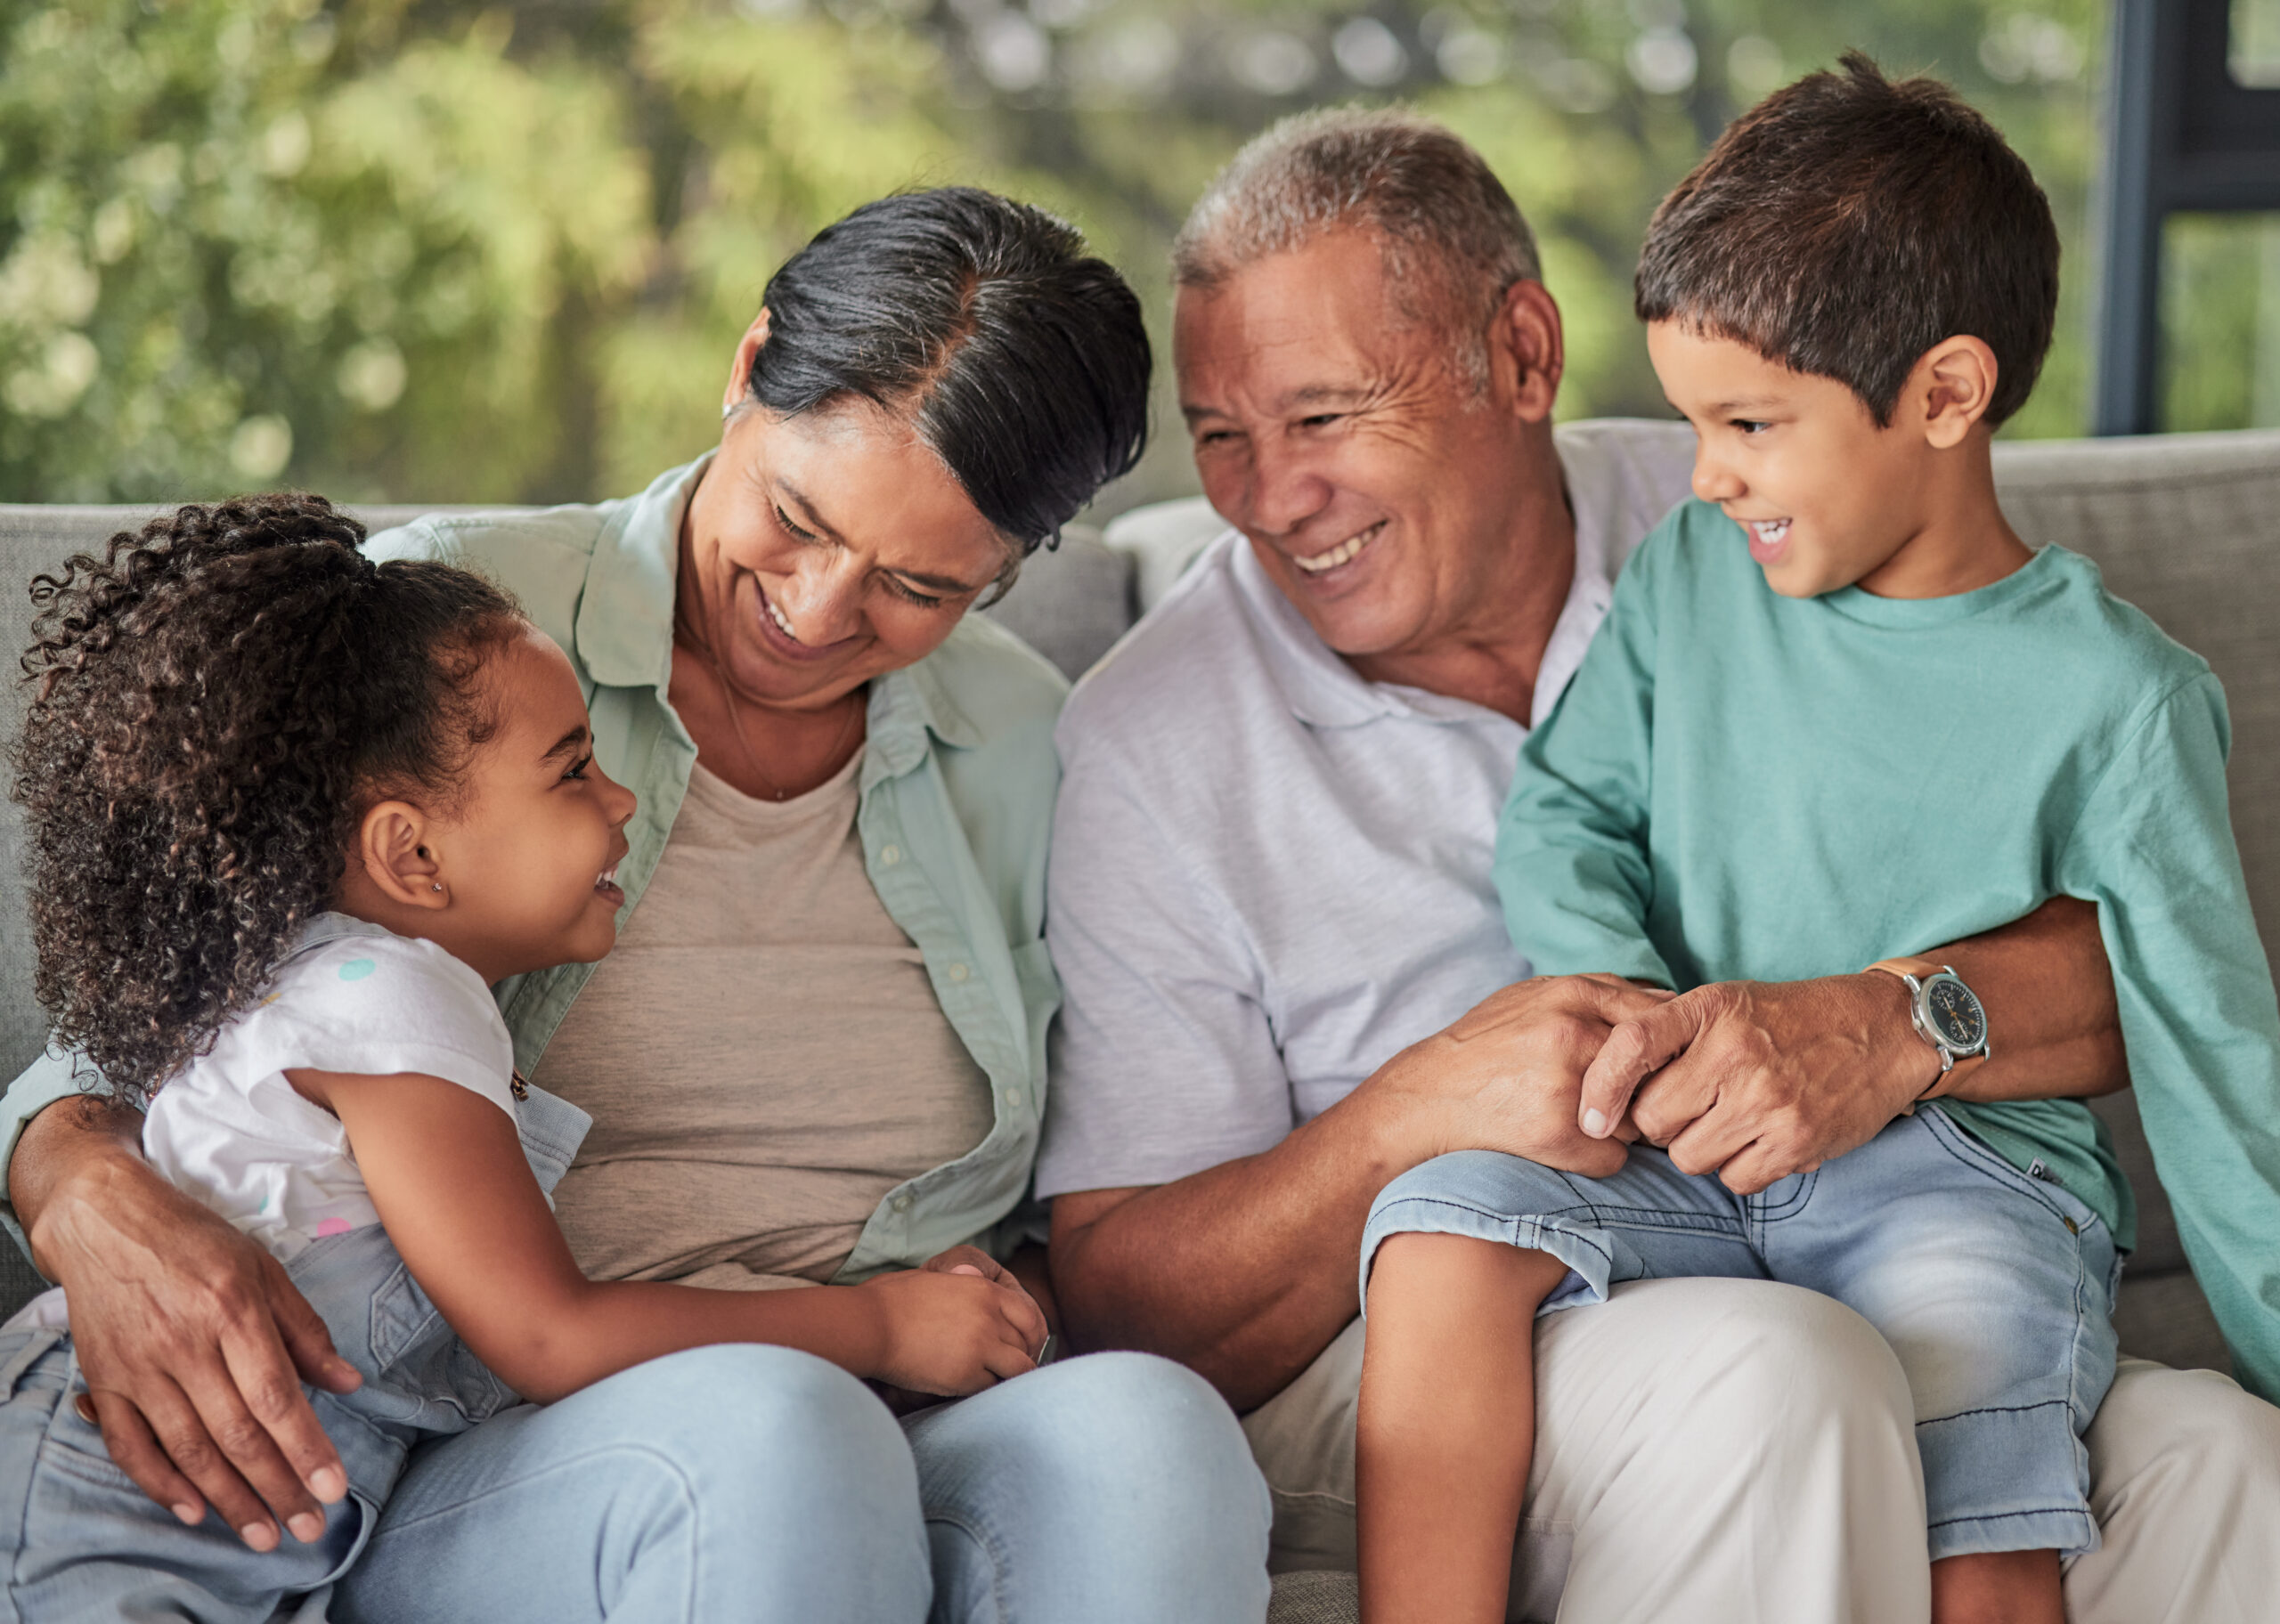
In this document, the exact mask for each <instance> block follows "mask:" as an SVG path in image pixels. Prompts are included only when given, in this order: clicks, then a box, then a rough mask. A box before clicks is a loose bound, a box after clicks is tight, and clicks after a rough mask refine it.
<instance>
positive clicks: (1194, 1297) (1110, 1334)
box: [1053, 1084, 1425, 1410]
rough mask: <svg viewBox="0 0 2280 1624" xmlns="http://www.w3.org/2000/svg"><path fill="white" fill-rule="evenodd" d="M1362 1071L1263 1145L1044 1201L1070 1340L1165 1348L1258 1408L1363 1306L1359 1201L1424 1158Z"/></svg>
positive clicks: (1240, 1405)
mask: <svg viewBox="0 0 2280 1624" xmlns="http://www.w3.org/2000/svg"><path fill="white" fill-rule="evenodd" d="M1392 1103H1393V1102H1392V1101H1391V1100H1390V1099H1389V1098H1388V1097H1387V1096H1386V1095H1381V1094H1380V1093H1379V1092H1376V1091H1373V1090H1372V1088H1371V1087H1370V1086H1369V1085H1367V1084H1365V1085H1364V1087H1363V1088H1361V1089H1357V1090H1356V1092H1354V1093H1352V1094H1350V1095H1348V1097H1347V1098H1346V1099H1345V1100H1341V1101H1340V1102H1339V1103H1338V1104H1337V1105H1335V1106H1333V1107H1331V1108H1330V1109H1329V1110H1327V1111H1324V1112H1323V1114H1322V1115H1321V1116H1319V1117H1315V1119H1314V1120H1313V1121H1312V1122H1310V1123H1307V1125H1304V1126H1303V1127H1300V1128H1298V1129H1296V1130H1294V1131H1293V1132H1292V1133H1291V1135H1290V1136H1289V1137H1288V1138H1286V1139H1285V1140H1283V1141H1282V1143H1281V1144H1279V1145H1277V1146H1275V1147H1274V1149H1272V1150H1268V1151H1265V1152H1263V1153H1261V1154H1260V1155H1258V1156H1250V1157H1242V1159H1241V1160H1238V1161H1233V1162H1225V1163H1222V1164H1221V1165H1218V1166H1217V1167H1213V1168H1210V1169H1208V1170H1207V1171H1205V1172H1202V1173H1195V1174H1193V1175H1192V1176H1191V1177H1188V1178H1185V1179H1181V1180H1179V1181H1177V1182H1175V1183H1171V1184H1160V1185H1156V1186H1154V1187H1152V1188H1149V1189H1144V1190H1136V1191H1133V1192H1130V1193H1126V1192H1123V1191H1108V1190H1101V1191H1093V1190H1087V1191H1081V1192H1073V1193H1071V1194H1068V1195H1063V1196H1061V1197H1058V1198H1055V1200H1054V1224H1053V1279H1054V1289H1055V1291H1056V1292H1057V1293H1058V1295H1059V1297H1060V1301H1061V1312H1062V1315H1063V1319H1064V1320H1066V1322H1067V1323H1068V1325H1069V1328H1070V1331H1071V1336H1072V1338H1073V1340H1074V1342H1075V1344H1076V1345H1077V1346H1078V1347H1079V1348H1081V1349H1084V1350H1087V1351H1092V1350H1098V1349H1103V1348H1138V1349H1143V1350H1145V1351H1146V1352H1153V1353H1160V1354H1163V1355H1165V1356H1167V1357H1168V1358H1171V1359H1176V1360H1179V1361H1180V1362H1181V1363H1183V1364H1185V1365H1187V1366H1189V1367H1190V1368H1193V1369H1194V1370H1196V1371H1197V1372H1199V1373H1200V1374H1201V1375H1202V1376H1204V1377H1205V1378H1206V1379H1207V1380H1209V1382H1211V1384H1213V1385H1215V1386H1216V1387H1217V1388H1218V1389H1219V1391H1220V1392H1221V1393H1224V1394H1225V1396H1226V1399H1227V1401H1228V1402H1229V1403H1230V1404H1232V1405H1234V1407H1235V1409H1238V1410H1247V1409H1255V1408H1256V1407H1257V1406H1258V1405H1260V1404H1263V1403H1265V1402H1266V1401H1267V1400H1268V1399H1270V1398H1272V1397H1274V1394H1275V1393H1279V1392H1281V1391H1282V1388H1283V1387H1284V1386H1286V1385H1287V1384H1289V1383H1290V1381H1291V1378H1292V1377H1294V1376H1297V1375H1298V1374H1299V1371H1301V1370H1303V1369H1305V1368H1306V1367H1307V1365H1308V1364H1309V1363H1311V1362H1312V1361H1313V1360H1314V1358H1315V1355H1316V1354H1318V1353H1319V1352H1322V1350H1323V1348H1324V1347H1326V1346H1328V1345H1329V1344H1330V1342H1331V1338H1332V1337H1334V1336H1337V1335H1338V1333H1339V1330H1340V1329H1341V1328H1344V1326H1345V1325H1346V1323H1347V1321H1348V1320H1351V1319H1353V1317H1354V1315H1355V1314H1356V1311H1358V1309H1359V1306H1360V1298H1359V1295H1358V1293H1357V1290H1356V1284H1355V1281H1356V1269H1357V1266H1358V1261H1359V1258H1360V1254H1361V1245H1362V1230H1363V1227H1364V1224H1365V1223H1366V1222H1367V1221H1368V1219H1369V1214H1370V1203H1371V1202H1372V1200H1373V1199H1374V1198H1376V1196H1377V1193H1378V1191H1379V1190H1382V1189H1383V1188H1384V1187H1385V1186H1386V1185H1387V1184H1388V1182H1390V1181H1392V1180H1393V1179H1394V1178H1395V1177H1396V1176H1397V1175H1398V1174H1400V1173H1404V1172H1405V1171H1406V1170H1407V1169H1408V1168H1409V1167H1411V1166H1413V1165H1415V1164H1416V1163H1417V1162H1419V1161H1421V1160H1423V1159H1425V1154H1424V1153H1422V1152H1421V1150H1419V1149H1417V1148H1414V1147H1411V1148H1403V1147H1402V1146H1401V1144H1400V1142H1399V1141H1401V1140H1402V1139H1403V1138H1404V1137H1405V1135H1403V1134H1401V1133H1396V1132H1395V1131H1394V1130H1395V1129H1396V1128H1397V1127H1399V1126H1400V1124H1399V1123H1398V1122H1397V1121H1396V1120H1395V1119H1394V1117H1393V1114H1392V1113H1391V1112H1390V1111H1389V1109H1388V1107H1389V1106H1390V1105H1391V1104H1392Z"/></svg>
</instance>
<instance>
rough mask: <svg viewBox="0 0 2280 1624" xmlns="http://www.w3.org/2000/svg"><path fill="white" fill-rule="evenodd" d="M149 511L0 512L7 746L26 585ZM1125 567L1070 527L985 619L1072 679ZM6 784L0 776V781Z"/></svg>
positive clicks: (15, 812)
mask: <svg viewBox="0 0 2280 1624" xmlns="http://www.w3.org/2000/svg"><path fill="white" fill-rule="evenodd" d="M160 511H162V509H159V508H142V507H136V508H93V507H83V508H73V507H62V506H49V507H30V506H8V505H5V504H0V739H5V738H10V737H12V736H13V735H14V732H15V728H16V720H17V717H18V716H19V715H20V704H21V695H20V693H19V692H18V691H17V690H18V685H17V684H16V683H15V682H14V681H13V680H12V679H13V678H14V677H15V675H16V672H17V669H18V668H17V664H16V662H17V657H18V656H19V655H20V654H21V653H22V652H23V650H24V648H25V646H27V645H28V643H29V642H30V641H31V631H30V626H31V617H32V604H31V598H30V596H29V593H28V586H29V584H30V581H31V579H32V577H33V576H34V575H36V574H37V573H39V572H42V571H45V570H53V569H56V568H58V567H59V566H61V564H62V563H63V561H64V560H65V559H66V558H68V557H69V556H71V555H72V554H74V553H79V552H97V553H100V552H101V551H102V546H103V543H104V542H105V541H106V540H109V539H110V536H111V534H112V533H113V532H117V531H119V530H122V529H130V528H133V527H134V526H135V525H138V524H142V522H143V521H144V520H146V519H148V518H149V517H151V515H153V514H155V513H158V512H160ZM436 511H438V510H437V509H436V508H403V507H396V508H357V509H354V512H355V514H356V516H357V517H358V518H360V519H362V521H363V522H364V524H366V526H367V527H369V528H370V529H371V530H374V531H379V530H384V529H387V527H388V526H389V525H392V524H407V523H409V522H410V521H411V520H412V519H414V518H417V517H419V516H420V515H421V514H423V513H433V512H436ZM1134 580H1135V571H1134V568H1133V563H1132V560H1131V558H1130V557H1129V556H1128V555H1126V554H1123V553H1120V552H1114V551H1111V549H1110V548H1107V547H1106V546H1104V545H1103V543H1102V541H1101V539H1100V532H1098V531H1096V530H1094V529H1092V528H1091V527H1089V526H1087V525H1082V524H1071V525H1070V526H1068V528H1067V529H1066V531H1065V532H1063V537H1062V540H1061V545H1060V546H1059V547H1058V548H1054V549H1053V550H1052V551H1049V552H1039V553H1038V554H1037V555H1036V556H1033V557H1031V558H1030V560H1029V561H1028V562H1027V563H1026V564H1023V565H1022V572H1021V575H1020V577H1019V578H1018V579H1017V580H1016V581H1015V582H1014V589H1013V590H1012V591H1011V592H1009V593H1007V594H1006V597H1005V598H1004V600H1003V601H1002V602H1000V603H998V604H997V605H994V606H993V607H992V608H990V609H989V611H987V613H989V615H990V616H991V618H992V619H994V620H996V621H998V622H999V623H1000V624H1002V625H1005V626H1006V627H1008V628H1010V629H1012V630H1014V631H1015V632H1017V633H1019V634H1020V635H1021V636H1022V637H1024V638H1026V639H1027V640H1028V641H1029V643H1030V646H1031V647H1033V648H1035V649H1037V650H1038V652H1039V653H1040V654H1044V655H1045V656H1046V658H1047V659H1049V660H1051V661H1052V662H1054V664H1056V665H1058V666H1059V667H1060V668H1061V669H1062V670H1063V671H1064V672H1066V673H1067V674H1068V675H1069V676H1070V677H1071V678H1075V677H1077V676H1078V675H1079V674H1080V673H1082V672H1083V670H1085V668H1086V667H1087V666H1089V665H1090V664H1092V662H1094V661H1095V660H1097V659H1099V658H1100V656H1101V655H1102V654H1103V653H1105V652H1106V651H1107V649H1108V646H1109V645H1110V644H1111V643H1113V642H1115V641H1116V639H1117V638H1118V637H1120V636H1122V635H1123V633H1124V632H1125V630H1126V629H1128V627H1129V626H1130V625H1131V624H1132V622H1133V621H1134V620H1135V619H1136V617H1137V615H1138V613H1139V605H1138V599H1137V598H1136V597H1135V595H1134ZM4 778H5V774H4V773H0V780H4ZM22 847H23V819H22V816H21V814H20V810H19V809H18V808H17V807H16V806H15V804H14V803H13V802H12V801H10V800H4V799H0V1088H4V1087H5V1086H6V1085H7V1083H8V1080H9V1079H11V1078H12V1077H13V1076H15V1075H16V1074H17V1073H18V1072H19V1071H20V1070H22V1069H23V1068H24V1067H25V1066H27V1065H28V1064H29V1063H30V1061H31V1058H32V1056H34V1055H35V1054H37V1053H38V1052H39V1046H40V1043H42V1041H43V1040H44V1039H45V1035H46V1026H45V1021H44V1020H43V1019H42V1018H41V1016H40V1012H39V1009H38V1006H37V1004H36V1003H34V1002H33V999H32V982H31V975H32V956H31V944H30V940H29V934H28V930H27V928H26V925H25V922H24V894H23V866H22Z"/></svg>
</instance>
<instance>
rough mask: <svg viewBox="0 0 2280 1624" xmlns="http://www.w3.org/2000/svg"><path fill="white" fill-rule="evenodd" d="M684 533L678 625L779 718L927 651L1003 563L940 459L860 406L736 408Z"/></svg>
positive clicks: (876, 411) (991, 534)
mask: <svg viewBox="0 0 2280 1624" xmlns="http://www.w3.org/2000/svg"><path fill="white" fill-rule="evenodd" d="M747 342H748V343H749V342H750V340H747ZM741 359H743V360H744V361H745V365H746V367H747V368H748V367H749V361H750V357H749V354H748V353H745V354H743V355H742V357H741ZM742 376H743V373H742V372H739V373H738V374H737V377H738V378H742ZM731 398H732V399H733V398H734V397H733V396H732V397H731ZM682 524H683V532H684V534H683V540H684V543H685V546H684V551H683V559H684V564H683V575H682V579H681V581H680V585H679V588H678V591H679V594H680V605H679V606H680V613H681V615H682V618H683V619H684V620H685V621H688V622H689V623H691V624H692V625H693V626H694V627H695V628H696V629H697V630H698V631H699V633H700V635H701V636H702V637H704V641H705V643H706V645H707V646H708V647H709V648H710V649H711V650H712V652H713V653H714V654H717V656H718V657H719V658H720V660H721V663H722V665H723V666H724V667H725V668H726V674H727V676H728V678H729V681H730V683H731V684H732V685H733V686H735V687H736V689H737V692H738V693H739V694H742V695H743V696H744V697H745V699H746V700H748V701H751V702H755V703H759V704H763V705H776V706H780V707H783V708H784V709H786V710H816V709H820V708H821V707H823V706H826V705H828V704H830V703H832V702H834V701H835V700H837V699H839V698H841V697H843V695H844V694H847V693H848V692H849V691H850V690H851V689H853V688H856V687H858V686H861V685H862V684H863V683H866V682H867V681H869V680H870V679H871V678H874V677H876V676H880V675H882V674H883V673H884V672H887V671H891V670H898V669H900V667H903V666H906V665H909V664H911V663H913V662H916V661H918V660H922V659H924V658H925V656H926V655H928V654H932V653H933V651H934V649H935V648H936V647H937V646H940V643H941V641H942V639H943V638H945V637H949V635H950V629H951V628H953V627H954V626H956V625H957V622H958V618H959V617H960V616H961V615H963V614H964V613H965V612H966V610H967V609H968V608H970V607H971V606H972V605H973V602H974V600H975V599H976V598H977V597H980V596H981V593H982V592H983V591H984V590H985V589H987V588H988V587H989V585H990V583H991V582H992V581H995V580H996V579H997V575H998V572H1000V571H1001V570H1002V569H1003V568H1004V567H1005V565H1006V557H1007V554H1006V543H1005V542H1004V541H1003V540H1001V539H1000V538H999V536H998V533H997V530H996V529H995V528H994V527H993V526H992V525H991V524H989V521H988V520H987V519H985V518H983V517H982V516H981V513H980V511H979V510H978V509H976V508H975V507H974V505H973V501H972V500H971V499H968V497H967V496H966V494H965V491H964V489H963V488H961V487H960V485H959V484H958V483H957V480H956V479H955V478H953V477H952V476H951V474H950V471H949V468H948V467H945V466H944V465H943V463H942V461H941V459H940V458H939V457H937V456H935V454H934V453H933V452H932V451H930V450H929V449H928V448H927V447H926V446H925V445H924V443H921V442H920V441H919V439H918V438H917V436H916V434H913V433H912V432H911V430H910V428H909V426H908V425H907V424H905V423H904V422H902V421H901V420H900V418H896V417H894V416H893V415H892V414H891V413H888V412H886V411H884V410H881V409H880V408H878V407H876V406H874V405H872V404H871V403H870V402H867V401H857V402H846V403H843V404H839V405H835V406H829V407H824V408H819V409H818V410H813V411H808V412H803V413H801V414H800V415H799V416H797V417H788V418H787V417H781V416H778V414H776V413H774V412H772V411H769V410H766V409H765V408H763V407H758V406H754V407H751V408H748V409H745V410H739V411H737V413H736V414H735V415H734V416H732V417H731V418H729V421H728V424H727V426H725V427H724V428H723V429H722V431H721V451H720V454H719V455H718V456H716V457H715V458H714V459H713V460H712V467H710V468H708V469H707V470H706V471H705V474H704V479H703V480H702V481H701V482H700V483H698V485H697V487H696V493H695V495H693V496H692V497H691V498H690V499H689V504H688V514H687V516H686V517H685V518H684V519H683V521H682ZM692 594H693V595H694V596H693V597H692Z"/></svg>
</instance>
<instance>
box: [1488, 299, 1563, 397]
mask: <svg viewBox="0 0 2280 1624" xmlns="http://www.w3.org/2000/svg"><path fill="white" fill-rule="evenodd" d="M1488 366H1489V371H1490V374H1491V376H1492V378H1495V379H1496V380H1497V381H1499V382H1502V381H1503V380H1505V379H1507V378H1509V380H1510V388H1511V391H1512V409H1513V410H1514V411H1515V412H1517V413H1518V414H1519V417H1520V418H1521V419H1522V420H1523V421H1525V422H1529V423H1541V422H1543V421H1544V420H1545V419H1547V418H1550V417H1551V405H1552V402H1554V401H1556V400H1558V399H1559V375H1560V373H1561V372H1562V371H1563V370H1564V369H1566V367H1567V339H1566V337H1565V336H1564V335H1563V333H1562V332H1561V329H1560V324H1559V305H1557V304H1556V303H1554V302H1553V300H1552V297H1551V289H1550V288H1546V287H1545V286H1544V285H1543V283H1542V282H1538V281H1533V280H1530V281H1519V282H1514V283H1513V284H1512V285H1511V286H1510V288H1505V289H1504V296H1503V298H1502V300H1501V301H1499V303H1498V304H1497V306H1496V314H1495V317H1494V320H1492V321H1490V322H1489V324H1488Z"/></svg>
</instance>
